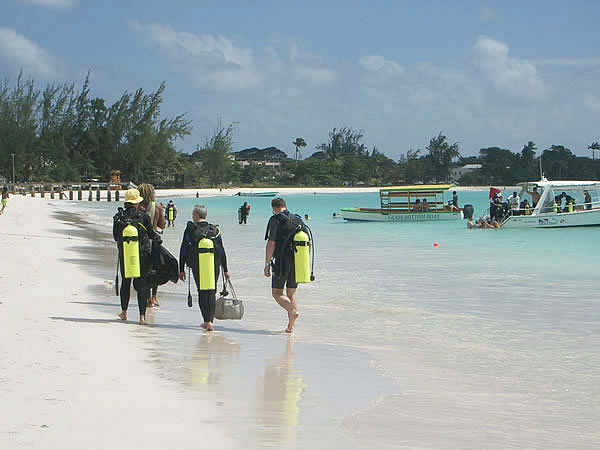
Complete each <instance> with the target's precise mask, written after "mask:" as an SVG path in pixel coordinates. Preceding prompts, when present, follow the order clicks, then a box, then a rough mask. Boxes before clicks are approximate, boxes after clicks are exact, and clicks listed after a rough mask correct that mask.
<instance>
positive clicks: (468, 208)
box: [463, 205, 475, 219]
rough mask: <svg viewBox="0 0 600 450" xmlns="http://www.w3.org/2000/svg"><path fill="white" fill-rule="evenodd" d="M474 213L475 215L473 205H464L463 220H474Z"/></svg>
mask: <svg viewBox="0 0 600 450" xmlns="http://www.w3.org/2000/svg"><path fill="white" fill-rule="evenodd" d="M474 213H475V208H473V205H464V206H463V219H472V218H473V214H474Z"/></svg>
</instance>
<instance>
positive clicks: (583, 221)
mask: <svg viewBox="0 0 600 450" xmlns="http://www.w3.org/2000/svg"><path fill="white" fill-rule="evenodd" d="M594 226H600V209H591V210H586V211H575V212H570V213H550V214H540V215H536V216H511V217H508V218H507V219H506V221H504V223H502V228H564V227H594Z"/></svg>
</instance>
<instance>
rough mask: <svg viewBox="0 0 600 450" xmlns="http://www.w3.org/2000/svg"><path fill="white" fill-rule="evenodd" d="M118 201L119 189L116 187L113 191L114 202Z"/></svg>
mask: <svg viewBox="0 0 600 450" xmlns="http://www.w3.org/2000/svg"><path fill="white" fill-rule="evenodd" d="M118 201H119V190H118V189H117V190H116V191H115V202H118Z"/></svg>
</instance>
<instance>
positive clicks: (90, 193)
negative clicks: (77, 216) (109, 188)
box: [88, 189, 92, 202]
mask: <svg viewBox="0 0 600 450" xmlns="http://www.w3.org/2000/svg"><path fill="white" fill-rule="evenodd" d="M91 201H92V190H91V189H90V191H89V195H88V202H91Z"/></svg>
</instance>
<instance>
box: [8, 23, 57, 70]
mask: <svg viewBox="0 0 600 450" xmlns="http://www.w3.org/2000/svg"><path fill="white" fill-rule="evenodd" d="M0 60H2V61H4V63H6V64H8V65H10V66H14V67H15V68H23V70H24V71H25V73H31V74H35V75H40V76H42V77H45V78H49V77H52V76H55V75H56V73H57V71H58V70H57V67H56V62H55V59H54V58H53V57H52V56H51V55H50V54H49V53H48V52H47V51H46V50H44V49H43V48H40V47H39V46H38V45H37V44H36V43H35V42H33V41H30V40H29V39H27V38H26V37H25V36H23V35H22V34H19V33H17V32H16V31H15V30H13V29H11V28H5V27H0Z"/></svg>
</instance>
